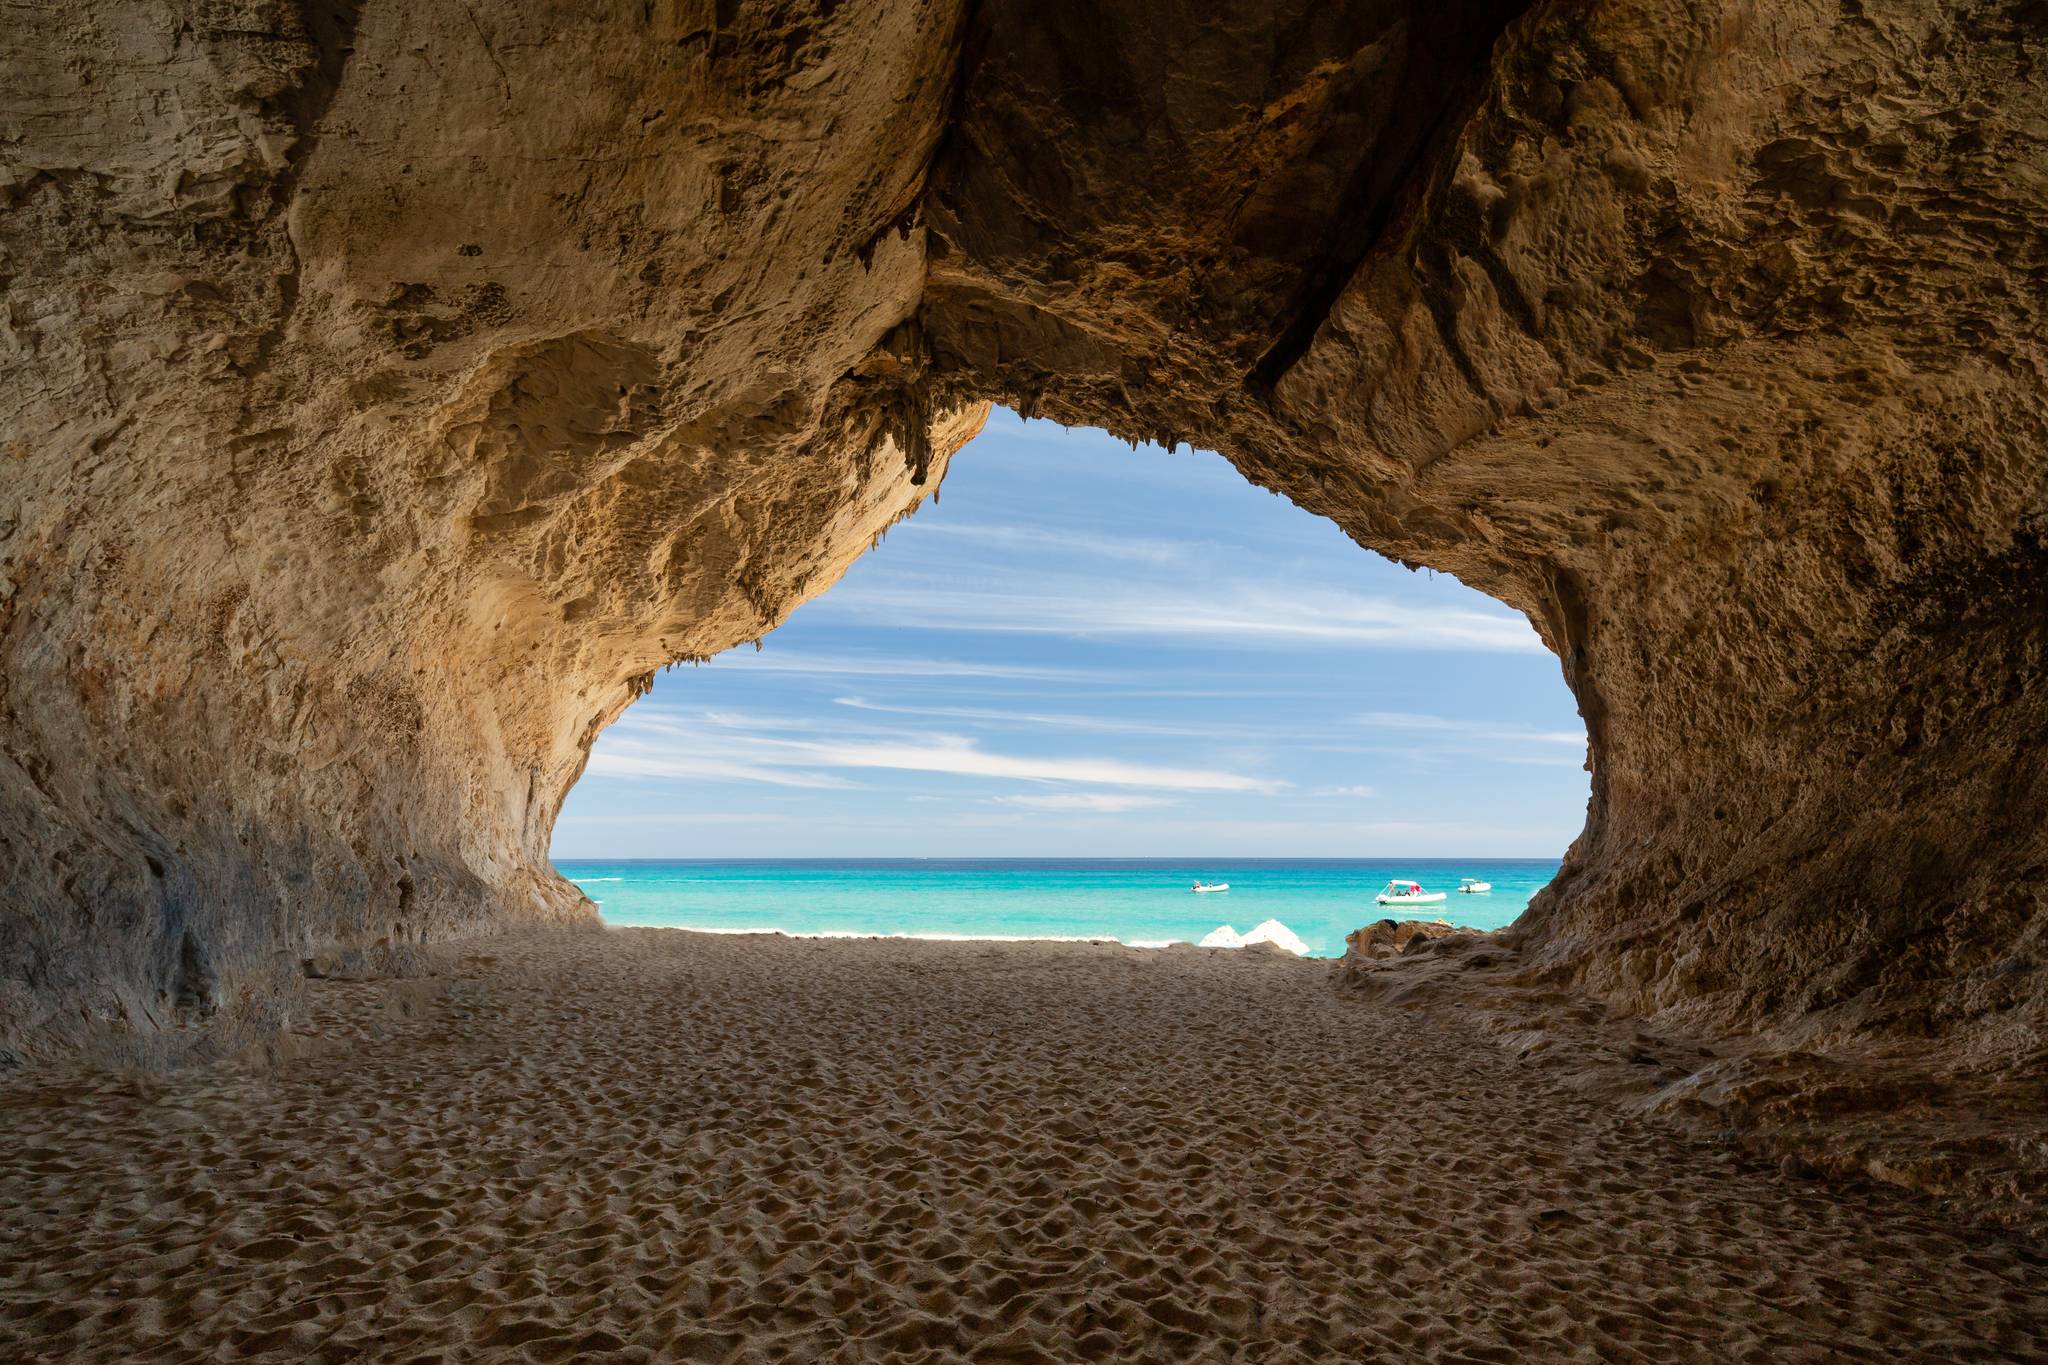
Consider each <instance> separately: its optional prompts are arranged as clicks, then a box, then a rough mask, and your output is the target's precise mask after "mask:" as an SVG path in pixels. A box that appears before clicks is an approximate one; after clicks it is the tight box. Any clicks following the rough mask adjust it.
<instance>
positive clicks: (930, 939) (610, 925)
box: [598, 901, 1307, 953]
mask: <svg viewBox="0 0 2048 1365" xmlns="http://www.w3.org/2000/svg"><path fill="white" fill-rule="evenodd" d="M598 904H600V905H601V904H603V902H602V901H600V902H598ZM1262 927H1263V926H1262ZM1282 927H1283V928H1284V927H1285V926H1282ZM605 928H607V929H674V930H676V931H677V932H679V933H685V934H727V935H735V936H744V935H747V934H773V935H775V936H776V937H777V938H821V939H825V938H829V939H847V938H887V939H903V940H909V941H915V942H920V943H1106V944H1114V945H1115V946H1117V947H1120V948H1145V949H1150V950H1156V949H1160V948H1185V947H1187V946H1188V941H1187V940H1186V939H1184V938H1130V939H1124V938H1117V937H1115V936H1114V935H1112V934H943V933H931V934H902V933H889V934H884V933H868V932H864V931H862V930H859V929H808V930H792V929H777V928H773V927H770V926H762V927H760V928H755V927H753V926H747V927H743V928H730V927H727V926H724V925H719V926H712V925H703V924H641V923H635V922H633V921H631V920H606V921H605ZM1289 937H1290V938H1292V937H1293V935H1291V934H1290V935H1289ZM1264 941H1265V940H1263V939H1262V940H1260V942H1264ZM1300 941H1301V940H1299V939H1295V942H1297V943H1299V942H1300ZM1282 946H1285V945H1282ZM1302 951H1303V952H1304V953H1306V952H1307V950H1306V949H1305V948H1304V949H1303V950H1302Z"/></svg>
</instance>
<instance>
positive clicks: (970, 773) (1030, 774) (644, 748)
mask: <svg viewBox="0 0 2048 1365" xmlns="http://www.w3.org/2000/svg"><path fill="white" fill-rule="evenodd" d="M769 729H770V727H769V726H756V727H754V728H752V729H739V728H732V727H731V726H729V725H727V724H725V723H724V722H722V721H720V720H719V719H717V718H716V713H702V714H699V715H696V716H691V715H678V714H674V713H670V712H666V711H662V710H653V709H650V710H647V711H644V712H639V713H629V714H628V716H627V718H626V719H625V720H622V721H621V722H620V723H619V724H618V725H617V726H615V727H614V728H613V729H612V730H611V731H610V732H608V733H606V734H605V735H604V736H603V737H602V738H601V739H600V740H599V741H598V744H597V746H596V748H595V749H594V750H593V752H592V754H591V758H590V771H591V772H594V773H603V774H607V775H609V776H613V777H646V778H686V779H694V780H701V781H724V782H759V783H766V784H769V785H771V786H783V787H841V788H843V787H847V786H850V785H853V784H851V783H849V782H848V781H846V779H844V778H841V777H838V776H836V775H835V774H833V773H832V772H831V771H829V770H831V769H847V768H851V769H886V770H893V771H899V772H924V773H943V774H947V775H950V776H954V777H971V778H990V779H1000V780H1008V781H1025V782H1059V783H1082V784H1086V785H1091V786H1110V787H1136V788H1151V789H1154V790H1158V791H1182V792H1193V791H1205V792H1256V793H1264V792H1273V791H1278V790H1279V789H1281V788H1282V787H1285V786H1286V785H1287V784H1286V783H1285V782H1281V781H1277V780H1274V779H1270V778H1264V777H1255V776H1251V775H1248V774H1244V773H1237V772H1230V771H1226V770H1222V769H1216V768H1184V767H1173V766H1164V765H1160V764H1152V763H1136V762H1131V761H1129V760H1126V759H1122V758H1118V757H1114V756H1111V755H1091V754H1084V755H1036V754H1008V753H998V752H991V751H989V750H985V749H983V748H981V747H980V745H979V744H978V743H977V742H976V741H975V740H973V739H970V738H967V737H965V736H961V735H946V734H923V733H918V734H912V735H907V736H906V735H898V734H893V733H890V732H887V731H882V732H873V731H870V732H866V733H855V734H852V735H838V736H833V735H829V734H828V735H818V734H813V735H811V736H808V737H805V738H792V737H790V736H789V734H788V732H787V730H786V729H783V730H779V731H776V732H770V733H762V731H764V730H769ZM821 770H827V771H821Z"/></svg>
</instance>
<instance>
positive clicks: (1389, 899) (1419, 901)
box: [1376, 891, 1445, 905]
mask: <svg viewBox="0 0 2048 1365" xmlns="http://www.w3.org/2000/svg"><path fill="white" fill-rule="evenodd" d="M1376 899H1377V900H1378V901H1379V903H1380V904H1381V905H1436V904H1438V903H1440V902H1442V901H1443V900H1444V899H1445V893H1443V892H1441V891H1432V892H1431V893H1430V894H1428V895H1427V896H1380V897H1377V898H1376Z"/></svg>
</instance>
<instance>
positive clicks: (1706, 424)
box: [0, 0, 2048, 1190]
mask: <svg viewBox="0 0 2048 1365" xmlns="http://www.w3.org/2000/svg"><path fill="white" fill-rule="evenodd" d="M11 22H12V23H13V24H14V26H15V28H14V33H13V40H12V42H11V43H10V48H11V51H10V52H9V54H8V55H7V57H6V59H5V63H6V67H7V69H8V70H9V71H10V72H11V73H12V74H13V75H14V76H15V77H16V79H14V80H12V81H10V82H8V83H7V84H8V91H7V93H6V94H5V95H4V96H0V110H4V114H5V118H4V124H5V127H6V135H5V140H4V142H0V203H4V205H5V210H6V211H5V215H4V219H0V288H4V296H5V300H6V311H5V314H4V323H5V327H4V333H5V337H6V341H5V366H6V372H7V380H8V382H7V384H6V386H5V390H6V398H5V400H4V404H0V410H4V418H0V421H4V431H0V472H4V487H5V497H4V500H0V877H4V882H5V896H4V906H0V1063H5V1064H6V1065H7V1066H10V1067H21V1066H25V1065H27V1066H32V1065H34V1064H36V1063H38V1062H40V1061H43V1060H46V1059H50V1058H57V1057H64V1056H75V1055H90V1056H94V1057H99V1058H104V1059H115V1060H121V1061H126V1062H133V1063H141V1064H145V1065H151V1066H161V1065H168V1064H175V1063H181V1062H192V1061H205V1060H208V1059H211V1058H216V1057H221V1056H226V1055H229V1054H230V1053H232V1052H233V1051H234V1050H235V1049H237V1048H239V1047H241V1046H244V1045H246V1044H247V1043H248V1042H249V1041H250V1040H251V1039H256V1038H260V1037H262V1036H263V1035H264V1034H265V1033H266V1032H267V1031H274V1030H275V1029H276V1028H278V1027H279V1026H280V1022H281V1021H282V1020H283V1019H285V1018H287V1017H288V1016H289V1013H290V1011H291V1009H292V1002H293V999H294V991H295V989H297V987H298V983H300V982H302V981H303V979H304V978H305V976H306V975H307V974H308V973H314V974H318V972H319V971H321V970H322V966H321V964H322V963H327V962H331V961H333V960H335V959H336V958H337V957H338V956H339V957H347V956H349V955H354V956H355V957H356V958H374V957H375V956H377V955H379V954H383V955H387V956H388V955H393V954H402V953H403V952H404V951H406V950H407V949H409V948H412V947H415V946H417V945H420V944H424V943H433V942H442V941H447V940H451V939H459V938H462V937H464V936H467V935H475V934H480V933H485V932H488V931H491V930H493V929H496V928H500V927H503V926H505V925H508V924H515V923H517V924H524V923H536V922H538V923H562V924H573V923H578V922H583V921H587V920H589V919H591V918H592V917H593V914H594V912H593V910H592V908H591V906H590V905H589V903H588V902H587V901H586V900H585V899H584V897H583V896H582V895H581V894H580V893H578V892H577V891H576V890H575V889H574V888H573V887H571V886H570V885H568V884H567V883H565V882H564V881H562V880H561V879H560V878H559V877H558V876H556V875H555V874H554V872H553V871H552V870H551V869H550V867H549V864H548V860H547V850H548V843H549V836H550V832H551V828H552V824H553V820H554V817H555V814H556V812H557V811H558V809H559V808H560V805H561V803H562V801H563V798H564V796H565V795H566V793H567V792H568V790H569V788H570V786H571V785H572V784H573V783H574V782H575V781H576V779H577V776H578V774H579V772H580V771H581V768H582V765H583V763H584V760H585V757H586V755H587V753H588V751H589V749H590V746H591V744H592V742H593V741H594V739H595V738H596V736H597V735H598V733H599V732H600V731H601V730H603V728H604V727H605V726H606V725H607V724H608V723H609V722H611V721H612V720H614V719H616V718H617V717H618V716H619V715H620V714H621V713H622V711H623V710H624V708H626V707H627V706H628V705H629V704H630V703H631V702H632V701H633V699H634V698H635V697H636V696H638V695H640V694H642V693H643V692H644V691H645V689H646V688H647V686H648V683H649V680H650V678H651V677H652V676H653V674H654V672H655V671H656V670H658V669H660V668H663V667H665V666H668V665H671V664H675V663H678V662H681V661H687V660H692V659H702V658H705V657H708V656H710V655H712V654H714V653H717V652H719V651H722V650H725V649H729V648H732V647H734V646H737V645H742V644H746V643H748V642H751V641H755V640H758V639H759V638H760V637H761V636H762V635H763V634H764V633H765V632H767V631H769V630H771V629H773V628H774V627H775V626H776V625H777V623H778V622H780V621H781V620H782V619H784V617H786V615H787V614H788V613H789V612H790V611H791V610H792V609H793V608H794V607H795V606H796V605H798V604H799V603H801V602H803V601H804V600H806V599H807V598H809V597H811V596H813V595H815V594H817V593H819V592H822V591H823V590H824V589H826V588H827V587H828V586H829V585H830V584H831V583H832V582H833V581H834V580H835V579H836V578H837V576H838V575H839V574H840V573H842V572H843V571H844V570H845V568H846V567H847V566H848V565H849V564H850V563H851V562H852V560H853V559H854V558H855V557H856V556H857V555H859V554H860V553H862V552H863V551H864V550H866V549H867V548H868V547H869V546H870V545H871V544H872V543H873V542H874V540H875V539H876V537H877V536H878V535H880V534H881V533H882V532H884V531H885V530H886V529H887V528H888V527H889V526H890V525H891V524H892V523H893V522H895V521H896V520H897V519H899V518H901V517H904V516H906V515H909V514H910V513H912V512H913V511H914V509H915V508H916V507H917V506H918V505H919V503H920V501H921V500H922V499H924V498H925V497H926V496H927V495H928V494H929V493H930V492H931V491H932V490H933V489H935V488H936V487H937V486H938V484H939V482H940V480H941V479H942V478H943V476H944V472H945V467H946V463H947V461H948V459H949V458H950V457H951V455H952V454H953V453H954V452H955V451H956V450H958V449H959V448H960V447H961V446H962V445H963V444H964V443H965V442H966V441H967V440H969V439H970V438H971V437H972V435H973V434H974V432H975V431H976V430H977V428H978V426H979V424H980V423H981V421H982V420H983V416H984V414H985V413H986V412H987V410H988V406H989V405H990V404H1003V405H1007V406H1010V407H1014V408H1015V409H1016V410H1018V411H1019V412H1021V413H1024V414H1026V415H1027V416H1028V415H1042V416H1046V417H1050V418H1054V419H1056V420H1058V421H1060V422H1063V423H1067V424H1072V425H1094V426H1100V427H1104V428H1106V429H1108V430H1109V431H1111V432H1113V433H1115V434H1117V435H1119V436H1123V437H1127V438H1129V439H1131V440H1134V441H1135V440H1141V439H1145V440H1157V441H1159V442H1161V443H1164V444H1168V445H1172V444H1175V443H1180V442H1189V443H1195V444H1199V445H1201V446H1204V447H1207V448H1213V449H1215V450H1217V451H1220V452H1221V453H1222V454H1223V455H1224V456H1225V457H1226V458H1228V459H1229V460H1230V461H1232V462H1233V463H1234V464H1235V465H1236V466H1237V468H1238V469H1240V470H1241V471H1242V472H1243V473H1244V475H1245V476H1246V478H1247V479H1249V480H1250V481H1251V482H1253V483H1254V484H1257V485H1259V486H1261V487H1264V488H1267V489H1271V490H1273V491H1275V492H1277V493H1281V494H1284V495H1285V496H1286V497H1288V498H1290V499H1292V500H1293V501H1294V502H1295V503H1297V504H1299V505H1300V506H1301V507H1303V508H1306V509H1308V510H1309V511H1311V512H1314V513H1317V514H1320V515H1322V516H1325V517H1328V518H1330V519H1331V520H1333V521H1334V522H1336V523H1337V524H1338V525H1339V526H1340V527H1342V528H1343V530H1344V531H1345V532H1346V533H1347V534H1349V535H1350V536H1351V537H1352V538H1353V539H1355V540H1356V541H1357V542H1358V543H1359V544H1361V545H1364V546H1367V547H1370V548H1372V549H1374V550H1377V551H1380V552H1382V553H1384V554H1386V555H1388V556H1390V557H1392V558H1394V559H1396V560H1398V561H1399V562H1401V563H1404V564H1409V565H1414V566H1426V567H1429V568H1432V569H1436V570H1440V571H1444V572H1449V573H1452V574H1455V575H1457V576H1458V577H1459V578H1460V579H1462V580H1463V581H1464V582H1466V583H1468V584H1471V585H1473V586H1475V587H1477V588H1479V589H1481V590H1483V591H1485V592H1487V593H1489V594H1491V595H1492V596H1494V597H1496V598H1498V599H1499V600H1500V601H1502V602H1504V603H1507V604H1508V605H1510V606H1511V607H1513V608H1515V609H1517V610H1519V611H1521V612H1523V613H1524V614H1526V615H1527V617H1528V618H1529V620H1530V621H1531V622H1532V623H1533V624H1534V625H1535V627H1536V629H1537V630H1538V631H1539V632H1540V633H1541V635H1542V637H1543V639H1544V640H1545V642H1546V643H1547V644H1548V645H1549V646H1550V647H1551V648H1552V649H1553V650H1554V651H1555V652H1556V654H1557V656H1558V659H1559V662H1560V665H1561V667H1562V670H1563V673H1564V677H1565V679H1566V681H1567V683H1568V684H1569V686H1570V687H1571V689H1572V691H1573V693H1574V695H1575V697H1576V699H1577V702H1578V705H1579V708H1580V710H1581V713H1582V714H1583V716H1584V718H1585V721H1586V725H1587V730H1588V735H1589V744H1590V749H1591V758H1590V762H1591V769H1592V775H1593V776H1592V801H1591V804H1590V809H1589V813H1588V817H1587V822H1586V826H1585V829H1584V831H1583V833H1582V834H1581V835H1580V836H1579V838H1578V840H1577V841H1576V842H1575V843H1574V844H1573V846H1572V848H1571V850H1570V852H1569V854H1568V855H1567V857H1566V859H1565V863H1564V867H1563V870H1562V871H1561V873H1560V875H1559V876H1558V878H1557V880H1556V882H1555V883H1554V884H1553V885H1552V886H1551V887H1550V888H1549V889H1548V890H1547V891H1546V892H1544V893H1543V894H1542V895H1541V896H1540V897H1539V898H1538V900H1537V901H1536V903H1535V904H1533V905H1532V906H1531V908H1530V910H1529V912H1528V913H1527V915H1526V916H1525V917H1524V918H1523V919H1522V920H1521V921H1520V922H1519V923H1518V924H1517V925H1516V926H1514V927H1513V928H1512V929H1511V930H1509V931H1506V933H1505V934H1504V936H1503V937H1504V941H1505V942H1506V943H1507V944H1508V945H1509V946H1510V947H1512V949H1513V950H1514V951H1515V952H1516V953H1518V954H1519V959H1518V960H1519V962H1520V964H1521V971H1522V973H1523V979H1524V980H1527V981H1534V982H1538V983H1540V984H1541V985H1542V986H1543V987H1544V988H1546V989H1555V990H1566V991H1571V992H1575V993H1578V994H1580V995H1583V996H1584V997H1585V998H1587V999H1590V1000H1594V1001H1597V1002H1600V1004H1601V1006H1602V1007H1603V1008H1604V1009H1607V1010H1610V1011H1613V1012H1615V1013H1616V1014H1617V1015H1618V1016H1627V1017H1631V1018H1640V1019H1642V1020H1645V1021H1650V1022H1651V1023H1652V1024H1653V1025H1654V1026H1655V1027H1657V1028H1659V1029H1665V1030H1670V1031H1674V1032H1682V1033H1685V1034H1687V1035H1689V1036H1700V1037H1711V1038H1722V1039H1726V1038H1746V1039H1765V1040H1769V1044H1770V1046H1771V1047H1772V1048H1773V1049H1776V1050H1777V1053H1778V1055H1798V1056H1801V1057H1808V1058H1811V1057H1821V1056H1834V1057H1841V1058H1866V1059H1867V1058H1869V1057H1873V1056H1880V1057H1900V1056H1907V1055H1908V1054H1910V1056H1911V1057H1912V1058H1916V1059H1918V1061H1917V1062H1916V1063H1915V1064H1917V1065H1921V1066H1922V1067H1923V1068H1931V1069H1932V1070H1933V1071H1936V1072H1939V1073H1940V1074H1943V1075H1950V1076H1954V1075H1963V1074H1967V1075H1968V1076H1970V1077H1972V1078H1974V1080H1973V1083H1974V1084H1976V1085H1978V1086H1979V1089H1980V1090H1981V1091H1982V1092H1983V1093H1985V1094H1989V1095H1992V1096H1993V1097H1995V1099H1996V1102H1997V1103H2000V1104H2005V1103H2012V1102H2017V1101H2016V1100H2015V1097H2016V1096H2024V1095H2034V1098H2035V1099H2038V1094H2036V1093H2035V1092H2038V1088H2039V1076H2040V1074H2041V1069H2042V1067H2043V1065H2044V1062H2048V1042H2044V1037H2043V1027H2044V1023H2048V970H2044V968H2048V942H2044V934H2048V766H2044V764H2043V763H2042V761H2041V760H2042V749H2041V746H2040V743H2039V737H2040V735H2041V734H2042V733H2043V729H2044V725H2048V668H2044V663H2048V660H2044V643H2048V548H2044V540H2043V536H2044V532H2048V453H2044V452H2048V397H2044V392H2048V391H2044V371H2043V365H2044V359H2048V357H2044V332H2043V321H2042V306H2043V301H2044V297H2048V236H2044V234H2043V233H2042V231H2041V227H2040V224H2041V223H2042V222H2043V221H2044V218H2048V175H2044V166H2048V152H2044V146H2043V137H2044V130H2043V127H2042V125H2041V122H2040V119H2039V116H2038V109H2039V98H2040V96H2039V76H2038V70H2039V63H2040V62H2041V60H2042V59H2043V56H2044V49H2048V21H2044V19H2043V15H2042V11H2041V9H2040V7H2039V6H2038V5H2031V4H2022V3H2005V2H2004V0H1986V2H1985V3H1966V4H1959V5H1951V6H1942V7H1937V8H1932V9H1930V8H1927V7H1921V6H1913V5H1906V4H1900V3H1889V2H1888V0H1876V2H1874V3H1869V4H1845V5H1842V6H1840V7H1835V6H1802V5H1794V4H1790V3H1784V2H1783V0H1760V3H1755V4H1749V5H1742V6H1727V7H1707V8H1701V7H1698V6H1691V5H1681V4H1677V3H1674V2H1670V0H1641V2H1640V3H1621V2H1620V0H1596V2H1595V3H1591V4H1581V5H1567V4H1557V3H1536V4H1528V5H1523V4H1516V3H1512V2H1511V0H1489V2H1488V3H1481V4H1475V5H1470V6H1448V7H1447V6H1434V7H1427V6H1420V5H1411V4H1407V3H1402V2H1401V0H1385V2H1383V3H1380V2H1374V3H1356V4H1344V5H1334V6H1332V5H1317V4H1306V3H1294V2H1292V0H1290V2H1289V3H1284V4H1280V5H1277V6H1276V5H1271V4H1263V5H1238V4H1227V5H1224V6H1222V7H1220V8H1219V7H1216V6H1203V7H1185V6H1180V5H1178V4H1176V3H1173V0H1149V2H1148V3H1133V2H1132V0H1119V2H1118V3H1112V4H1093V5H1080V4H1069V3H1065V2H1064V0H1059V2H1057V3H1051V4H1033V5H1027V4H1022V3H1017V2H1016V0H975V3H965V0H958V2H954V0H918V2H917V3H883V2H881V0H851V2H849V3H839V4H829V3H828V4H821V5H805V4H790V3H761V4H746V5H741V4H736V3H731V2H730V0H711V2H709V3H694V2H693V0H680V2H679V3H674V4H667V3H664V4H654V3H648V4H645V5H642V4H614V5H609V6H604V7H601V8H600V7H591V6H585V5H565V4H552V5H537V6H526V7H510V6H495V5H483V6H464V5H443V4H430V5H419V6H378V5H374V4H366V5H358V4H335V5H324V4H318V5H316V4H310V3H291V2H289V0H227V2H226V3H222V4H209V5H205V6H194V5H185V4H177V3H115V2H114V0H107V2H106V3H97V2H95V0H78V2H77V3H68V4H63V5H53V6H44V7H38V8H32V9H29V10H25V11H21V12H20V13H18V14H17V15H16V16H15V17H14V18H13V19H12V20H11ZM1846 1064H1847V1063H1846V1062H1845V1063H1844V1065H1846ZM1903 1064H1904V1063H1901V1065H1903ZM2032 1179H2033V1180H2034V1181H2035V1182H2036V1183H2035V1184H2034V1185H2031V1186H2029V1187H2028V1188H2030V1189H2034V1190H2038V1188H2039V1186H2038V1179H2039V1177H2038V1174H2036V1175H2035V1176H2034V1177H2032Z"/></svg>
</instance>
